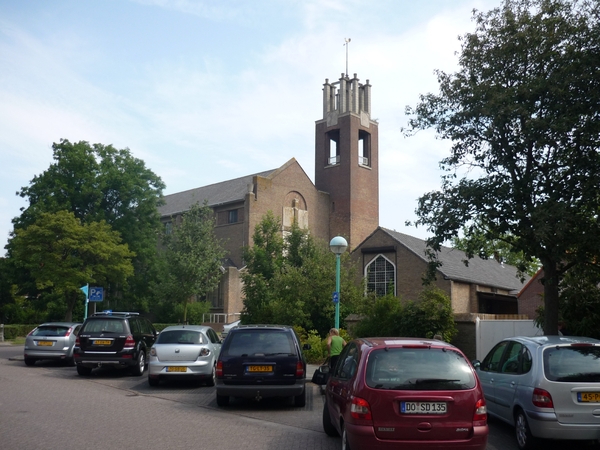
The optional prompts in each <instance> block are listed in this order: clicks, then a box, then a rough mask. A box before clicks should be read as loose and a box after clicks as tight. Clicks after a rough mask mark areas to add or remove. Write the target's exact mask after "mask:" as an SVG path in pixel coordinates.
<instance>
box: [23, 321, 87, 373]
mask: <svg viewBox="0 0 600 450" xmlns="http://www.w3.org/2000/svg"><path fill="white" fill-rule="evenodd" d="M80 328H81V323H78V322H47V323H43V324H41V325H39V326H37V327H35V328H34V329H33V330H31V332H30V333H29V334H28V335H27V337H26V338H25V348H24V350H23V359H24V360H25V364H27V365H28V366H33V365H34V364H35V362H36V361H38V360H40V359H54V360H59V361H64V362H66V363H67V364H69V365H73V364H75V362H74V359H73V348H74V347H75V339H76V338H77V333H79V329H80Z"/></svg>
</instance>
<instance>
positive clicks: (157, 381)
mask: <svg viewBox="0 0 600 450" xmlns="http://www.w3.org/2000/svg"><path fill="white" fill-rule="evenodd" d="M148 384H149V385H150V386H152V387H156V386H158V385H159V384H160V379H158V378H150V377H148Z"/></svg>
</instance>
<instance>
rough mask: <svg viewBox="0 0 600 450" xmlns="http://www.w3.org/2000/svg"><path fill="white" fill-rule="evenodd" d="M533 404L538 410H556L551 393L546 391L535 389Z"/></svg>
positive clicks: (532, 398)
mask: <svg viewBox="0 0 600 450" xmlns="http://www.w3.org/2000/svg"><path fill="white" fill-rule="evenodd" d="M531 402H532V403H533V404H534V405H535V406H537V407H538V408H554V403H553V402H552V396H551V395H550V392H548V391H546V390H544V389H540V388H535V389H534V390H533V396H532V397H531Z"/></svg>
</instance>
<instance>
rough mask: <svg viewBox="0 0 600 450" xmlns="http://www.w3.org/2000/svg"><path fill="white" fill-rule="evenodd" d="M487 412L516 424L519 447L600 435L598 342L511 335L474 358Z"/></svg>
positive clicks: (599, 363) (590, 439) (579, 338)
mask: <svg viewBox="0 0 600 450" xmlns="http://www.w3.org/2000/svg"><path fill="white" fill-rule="evenodd" d="M474 366H475V368H476V371H477V375H478V376H479V379H480V380H481V384H482V387H483V392H484V395H485V400H486V403H487V409H488V414H490V415H491V416H493V417H496V418H498V419H500V420H503V421H505V422H507V423H509V424H510V425H513V426H514V427H515V434H516V439H517V444H518V446H519V448H520V449H523V450H525V449H532V448H537V447H539V446H540V444H541V439H561V440H562V439H564V440H579V441H583V440H585V441H597V440H598V439H600V341H599V340H596V339H591V338H585V337H572V336H535V337H512V338H507V339H504V340H502V341H500V342H499V343H498V344H496V346H494V348H492V350H491V351H490V352H489V353H488V354H487V355H486V357H485V358H484V359H483V361H482V362H479V361H474Z"/></svg>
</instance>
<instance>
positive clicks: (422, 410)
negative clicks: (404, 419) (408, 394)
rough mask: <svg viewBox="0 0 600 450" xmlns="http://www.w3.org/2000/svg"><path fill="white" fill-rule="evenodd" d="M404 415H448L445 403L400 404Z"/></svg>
mask: <svg viewBox="0 0 600 450" xmlns="http://www.w3.org/2000/svg"><path fill="white" fill-rule="evenodd" d="M400 412H401V413H402V414H446V403H445V402H400Z"/></svg>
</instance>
